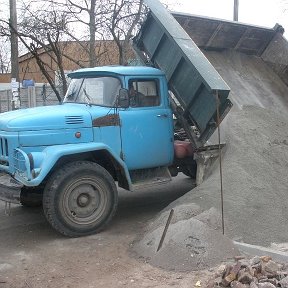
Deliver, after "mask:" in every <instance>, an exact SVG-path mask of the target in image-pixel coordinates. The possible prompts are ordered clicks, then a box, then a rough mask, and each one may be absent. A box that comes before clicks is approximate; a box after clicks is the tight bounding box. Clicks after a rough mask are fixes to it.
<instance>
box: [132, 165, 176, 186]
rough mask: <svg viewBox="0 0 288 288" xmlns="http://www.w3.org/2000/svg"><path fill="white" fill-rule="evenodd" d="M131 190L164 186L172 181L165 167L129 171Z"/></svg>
mask: <svg viewBox="0 0 288 288" xmlns="http://www.w3.org/2000/svg"><path fill="white" fill-rule="evenodd" d="M130 176H131V181H132V190H137V189H141V188H144V187H145V188H146V187H148V186H150V185H151V186H152V185H155V184H165V183H167V182H169V181H171V180H172V177H171V175H170V172H169V169H168V168H167V167H156V168H149V169H139V170H131V171H130Z"/></svg>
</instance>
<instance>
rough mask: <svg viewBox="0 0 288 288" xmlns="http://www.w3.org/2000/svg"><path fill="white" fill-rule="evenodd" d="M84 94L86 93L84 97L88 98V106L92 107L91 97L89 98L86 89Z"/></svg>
mask: <svg viewBox="0 0 288 288" xmlns="http://www.w3.org/2000/svg"><path fill="white" fill-rule="evenodd" d="M83 92H84V95H85V98H86V100H87V104H88V105H89V106H91V103H90V102H91V101H92V100H91V97H90V96H89V94H88V93H87V91H86V89H85V88H83Z"/></svg>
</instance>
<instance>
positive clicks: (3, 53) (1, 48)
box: [0, 37, 11, 74]
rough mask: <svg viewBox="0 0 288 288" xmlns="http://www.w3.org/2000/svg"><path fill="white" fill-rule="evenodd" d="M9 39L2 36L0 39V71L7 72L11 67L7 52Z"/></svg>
mask: <svg viewBox="0 0 288 288" xmlns="http://www.w3.org/2000/svg"><path fill="white" fill-rule="evenodd" d="M8 42H9V39H8V38H7V37H2V39H1V40H0V73H1V74H4V73H8V72H10V68H11V66H10V65H11V60H10V52H9V46H10V45H9V43H8Z"/></svg>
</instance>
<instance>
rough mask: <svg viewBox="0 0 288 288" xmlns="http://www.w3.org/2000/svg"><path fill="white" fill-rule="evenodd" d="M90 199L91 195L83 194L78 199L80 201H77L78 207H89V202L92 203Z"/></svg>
mask: <svg viewBox="0 0 288 288" xmlns="http://www.w3.org/2000/svg"><path fill="white" fill-rule="evenodd" d="M89 198H90V197H89V195H87V194H81V195H80V196H79V197H78V199H77V203H78V205H79V206H80V207H85V206H87V205H88V204H89V201H90V199H89Z"/></svg>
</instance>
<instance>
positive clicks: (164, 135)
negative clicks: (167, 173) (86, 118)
mask: <svg viewBox="0 0 288 288" xmlns="http://www.w3.org/2000/svg"><path fill="white" fill-rule="evenodd" d="M161 84H162V82H161V81H160V80H159V79H147V78H145V79H144V78H142V79H141V78H138V79H135V78H133V79H130V80H129V81H128V86H129V96H130V107H129V108H128V109H126V110H122V111H120V118H121V139H122V153H123V158H124V161H125V163H126V164H127V167H128V169H129V170H135V169H144V168H153V167H159V166H166V165H168V164H170V163H171V162H172V161H173V153H174V152H173V123H172V121H173V120H172V112H171V109H170V108H169V103H168V98H167V97H164V96H166V95H167V91H165V88H164V85H163V87H161ZM165 92H166V95H164V93H165Z"/></svg>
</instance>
